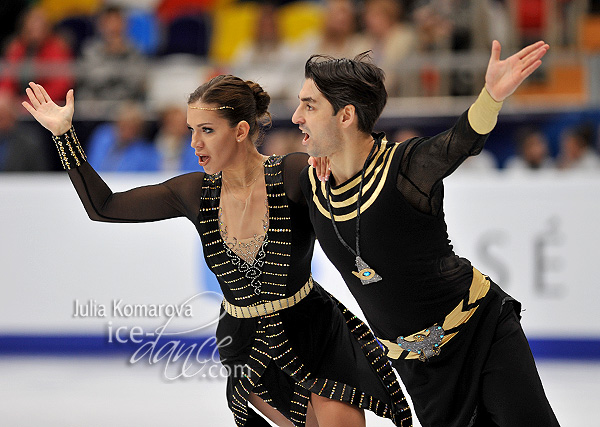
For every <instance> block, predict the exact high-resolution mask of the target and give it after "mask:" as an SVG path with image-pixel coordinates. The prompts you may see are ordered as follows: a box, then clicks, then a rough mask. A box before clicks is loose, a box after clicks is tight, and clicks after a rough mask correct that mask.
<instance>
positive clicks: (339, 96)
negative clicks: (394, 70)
mask: <svg viewBox="0 0 600 427" xmlns="http://www.w3.org/2000/svg"><path fill="white" fill-rule="evenodd" d="M304 77H305V78H306V79H310V80H312V81H314V82H315V85H316V86H317V89H319V91H320V92H321V93H322V94H323V96H324V97H325V98H326V99H327V101H329V103H330V104H331V106H332V107H333V114H334V115H335V114H337V113H338V111H340V109H342V108H344V107H345V106H346V105H353V106H354V108H355V109H356V115H357V117H358V130H359V131H361V132H364V133H371V132H372V131H373V127H374V126H375V122H376V121H377V119H378V118H379V116H380V115H381V112H382V111H383V107H385V104H386V102H387V92H386V90H385V85H384V84H383V82H384V80H385V75H384V73H383V70H382V69H381V68H379V67H377V66H376V65H375V64H373V62H371V57H370V56H369V51H367V52H363V53H361V54H359V55H357V56H355V57H354V58H353V59H346V58H343V59H335V58H333V57H331V56H327V55H312V56H311V57H310V58H309V59H308V61H306V65H305V66H304Z"/></svg>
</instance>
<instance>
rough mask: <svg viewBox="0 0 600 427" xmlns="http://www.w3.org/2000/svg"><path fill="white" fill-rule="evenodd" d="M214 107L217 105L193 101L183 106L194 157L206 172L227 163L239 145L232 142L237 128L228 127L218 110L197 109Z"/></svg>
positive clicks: (221, 167)
mask: <svg viewBox="0 0 600 427" xmlns="http://www.w3.org/2000/svg"><path fill="white" fill-rule="evenodd" d="M194 107H195V108H194ZM215 107H218V106H217V105H211V104H203V103H201V102H195V103H193V104H190V105H188V108H187V124H188V128H189V129H190V131H191V132H192V143H191V146H192V148H193V149H194V151H195V152H196V156H198V164H199V165H200V166H202V167H203V168H204V170H205V171H206V173H209V174H214V173H217V172H220V171H222V170H223V169H225V168H226V167H227V165H230V164H231V161H232V160H233V159H234V157H235V154H236V153H237V151H238V150H239V149H240V148H241V144H240V143H238V142H237V141H236V135H237V127H236V126H234V127H230V126H229V122H228V121H227V120H226V119H224V118H223V117H221V115H220V113H219V110H201V109H198V108H215Z"/></svg>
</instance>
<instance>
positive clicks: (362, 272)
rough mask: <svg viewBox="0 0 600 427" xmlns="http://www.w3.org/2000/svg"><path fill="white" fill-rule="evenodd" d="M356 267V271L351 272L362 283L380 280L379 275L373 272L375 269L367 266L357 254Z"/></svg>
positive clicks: (366, 283)
mask: <svg viewBox="0 0 600 427" xmlns="http://www.w3.org/2000/svg"><path fill="white" fill-rule="evenodd" d="M356 268H357V270H358V271H353V272H352V274H354V275H355V276H356V277H358V278H359V279H360V282H361V283H362V284H363V285H369V284H371V283H375V282H379V281H380V280H381V276H380V275H379V274H377V273H375V270H373V269H372V268H371V267H369V266H368V265H367V263H366V262H364V261H363V259H362V258H361V257H359V256H357V257H356Z"/></svg>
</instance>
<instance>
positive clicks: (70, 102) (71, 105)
mask: <svg viewBox="0 0 600 427" xmlns="http://www.w3.org/2000/svg"><path fill="white" fill-rule="evenodd" d="M25 92H26V93H27V96H28V97H29V101H30V102H27V101H23V102H22V105H23V107H25V109H26V110H27V111H29V113H30V114H31V115H32V116H33V117H34V118H35V119H36V120H37V121H38V122H39V123H40V124H41V125H42V126H44V127H45V128H46V129H48V130H49V131H50V132H52V134H53V135H57V136H58V135H62V134H63V133H65V132H67V131H68V130H69V129H71V125H72V123H73V113H74V111H75V97H74V96H73V89H71V90H69V91H68V92H67V103H66V105H65V106H64V107H59V106H58V105H56V104H55V103H54V101H52V99H50V97H49V96H48V92H46V89H44V88H43V87H42V86H41V85H39V84H37V83H34V82H30V83H29V87H28V88H27V89H26V90H25Z"/></svg>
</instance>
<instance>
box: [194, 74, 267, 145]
mask: <svg viewBox="0 0 600 427" xmlns="http://www.w3.org/2000/svg"><path fill="white" fill-rule="evenodd" d="M197 101H200V102H202V103H204V104H214V105H215V106H216V107H231V108H223V109H219V110H216V112H217V113H218V114H220V115H221V117H223V118H224V119H226V120H227V121H228V122H229V125H230V126H231V127H233V126H235V125H237V124H238V123H239V122H241V121H242V120H243V121H245V122H247V123H248V124H249V125H250V131H249V135H250V137H251V138H254V139H253V141H254V143H255V144H256V143H257V142H258V140H259V139H260V138H259V137H260V136H261V135H260V130H261V126H265V125H267V124H269V123H270V122H271V114H270V113H269V111H268V110H269V103H270V102H271V97H270V96H269V94H268V93H267V92H265V91H264V90H263V88H262V87H261V86H260V85H259V84H258V83H254V82H253V81H250V80H247V81H244V80H242V79H240V78H239V77H235V76H232V75H229V74H227V75H220V76H217V77H213V78H212V79H210V80H209V81H208V82H206V83H204V84H203V85H202V86H200V87H198V88H197V89H196V90H195V91H194V92H192V93H191V94H190V96H189V97H188V101H187V103H188V104H193V103H195V102H197Z"/></svg>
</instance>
